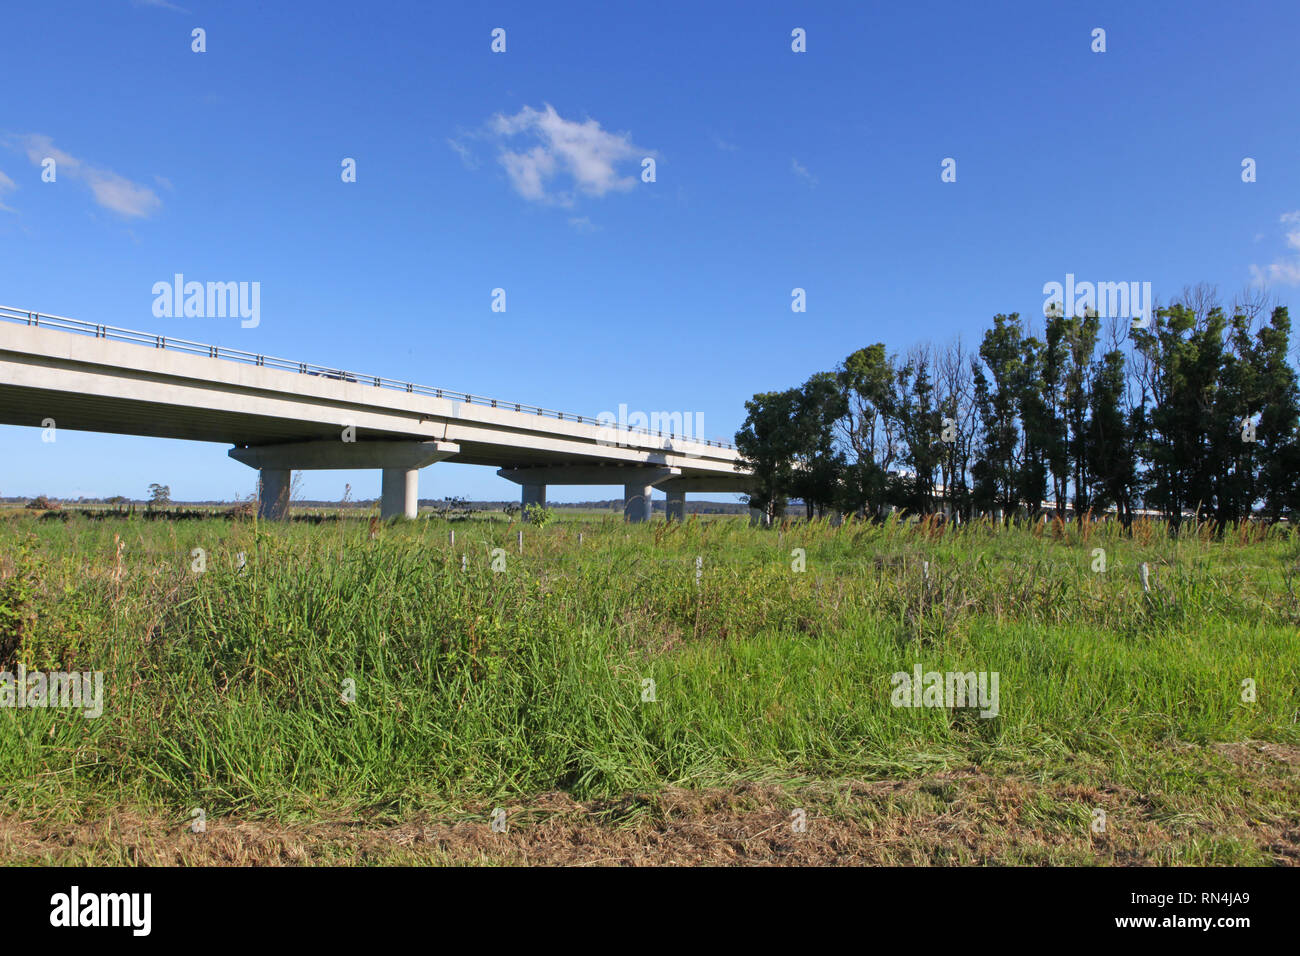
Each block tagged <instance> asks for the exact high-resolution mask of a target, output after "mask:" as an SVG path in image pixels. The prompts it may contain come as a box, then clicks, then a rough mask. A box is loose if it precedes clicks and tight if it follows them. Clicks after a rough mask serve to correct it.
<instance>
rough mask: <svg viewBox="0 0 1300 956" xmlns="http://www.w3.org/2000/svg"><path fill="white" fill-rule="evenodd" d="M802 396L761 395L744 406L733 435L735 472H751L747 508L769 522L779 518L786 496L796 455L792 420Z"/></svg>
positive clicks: (789, 391) (788, 393)
mask: <svg viewBox="0 0 1300 956" xmlns="http://www.w3.org/2000/svg"><path fill="white" fill-rule="evenodd" d="M801 401H802V395H801V394H800V391H799V389H797V388H790V389H786V390H785V391H783V392H761V393H759V394H757V395H755V396H754V397H753V398H752V399H750V400H749V401H747V402H745V412H746V414H745V421H744V424H743V425H742V426H741V429H740V431H738V432H736V439H735V440H736V450H737V451H738V452H739V453H740V457H739V459H738V461H737V462H736V470H737V471H739V470H741V469H742V468H748V469H750V471H751V472H752V481H753V489H754V490H753V491H752V492H751V493H750V495H749V505H750V507H751V508H757V509H758V510H759V511H761V512H763V514H764V515H766V516H767V517H768V518H769V519H775V518H778V517H780V515H781V514H782V513H783V511H784V509H785V500H786V497H787V496H788V495H789V493H790V483H791V475H792V473H793V471H794V458H795V455H796V454H797V452H798V441H799V437H798V429H797V427H796V424H795V423H796V419H797V416H798V411H799V407H800V403H801Z"/></svg>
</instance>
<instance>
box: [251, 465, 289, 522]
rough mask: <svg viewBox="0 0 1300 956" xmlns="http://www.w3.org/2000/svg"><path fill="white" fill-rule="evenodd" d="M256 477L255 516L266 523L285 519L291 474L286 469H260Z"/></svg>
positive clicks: (287, 509) (287, 513)
mask: <svg viewBox="0 0 1300 956" xmlns="http://www.w3.org/2000/svg"><path fill="white" fill-rule="evenodd" d="M257 476H258V481H257V484H258V487H257V516H258V517H259V518H262V519H264V520H267V521H280V520H281V519H283V518H287V517H288V516H289V488H290V485H291V484H292V482H293V472H292V471H290V470H289V469H288V468H262V469H260V470H259V471H258V473H257Z"/></svg>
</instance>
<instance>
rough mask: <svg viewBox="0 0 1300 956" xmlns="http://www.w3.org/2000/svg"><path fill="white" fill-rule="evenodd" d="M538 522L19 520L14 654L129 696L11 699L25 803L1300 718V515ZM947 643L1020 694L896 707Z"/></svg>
mask: <svg viewBox="0 0 1300 956" xmlns="http://www.w3.org/2000/svg"><path fill="white" fill-rule="evenodd" d="M453 528H454V529H455V531H456V543H455V545H454V547H453V546H452V545H450V544H449V541H448V532H449V531H450V530H452V529H453ZM518 529H519V526H518V525H517V524H516V525H510V526H508V525H506V524H504V523H488V522H472V523H471V522H461V523H457V524H454V525H448V524H446V523H443V522H439V521H432V522H431V521H419V522H413V523H398V524H392V525H380V526H378V527H377V528H375V529H374V531H373V534H372V530H371V529H370V528H369V527H368V526H367V525H366V524H364V523H361V522H352V521H344V522H339V523H337V524H334V525H321V526H304V525H289V526H271V525H267V524H260V525H258V524H255V523H253V522H231V521H228V520H222V519H212V520H196V521H188V522H183V523H175V524H169V523H165V522H142V521H139V520H131V521H126V520H116V521H89V520H84V519H73V520H70V521H67V522H38V521H36V520H34V519H28V518H15V519H10V520H8V521H5V522H3V523H0V595H3V594H4V593H7V592H5V591H4V590H3V588H4V587H5V583H4V582H17V581H28V582H31V581H35V582H37V586H36V587H35V591H34V593H33V594H27V595H26V597H22V596H19V597H15V598H14V601H19V602H20V603H22V605H23V607H22V609H21V613H22V614H27V615H28V616H29V617H31V616H32V615H34V618H32V620H31V622H30V624H29V626H27V627H25V629H24V630H23V632H22V635H21V640H20V641H19V642H18V647H17V650H16V652H15V654H16V656H17V657H18V658H21V659H22V660H23V662H24V663H25V664H26V665H27V666H28V667H32V668H42V669H79V670H91V669H99V670H104V671H105V672H106V675H107V676H106V692H107V698H108V699H107V701H106V706H105V713H104V716H103V717H102V718H100V719H97V720H88V719H85V718H84V717H82V716H81V715H80V714H79V713H76V712H67V711H58V710H13V709H0V807H3V808H5V809H9V810H15V811H17V810H21V811H25V812H36V811H39V812H55V813H67V814H75V813H86V812H94V809H95V808H96V807H102V806H107V805H119V804H122V803H133V804H139V805H142V806H147V807H152V808H162V809H164V810H165V811H166V812H169V813H173V814H176V815H178V816H179V817H184V816H185V815H187V814H188V808H190V807H203V808H204V809H205V810H206V812H207V813H209V814H212V815H218V814H223V813H228V812H242V813H252V814H259V813H260V814H271V815H280V816H299V815H300V816H318V815H322V814H336V813H348V812H360V811H367V812H375V811H379V812H383V813H393V814H400V813H405V812H408V811H410V810H412V809H415V808H424V807H446V806H449V805H456V804H457V803H458V802H462V801H469V802H473V801H477V800H481V799H483V798H490V797H496V796H500V795H509V794H531V793H536V792H540V791H545V790H549V789H553V788H564V789H568V790H571V791H572V792H574V794H575V795H577V796H583V797H585V796H603V795H613V794H619V793H624V792H628V791H633V790H640V789H653V788H656V787H660V786H663V785H665V784H675V785H685V786H706V785H713V784H722V783H727V782H730V781H735V780H739V779H765V780H771V779H782V780H789V779H796V780H797V779H808V778H823V779H833V778H842V777H852V776H856V777H863V776H866V777H876V776H890V775H910V774H918V773H924V772H928V771H933V770H935V769H942V768H951V767H959V766H967V765H971V764H976V765H981V766H984V767H988V768H993V769H996V768H999V767H1016V768H1019V769H1021V770H1025V769H1029V770H1030V771H1032V772H1035V773H1044V774H1055V775H1063V776H1069V775H1070V774H1073V773H1077V772H1079V771H1078V770H1077V768H1078V767H1079V766H1082V765H1087V766H1099V765H1104V766H1108V767H1110V768H1111V770H1112V772H1114V773H1118V774H1121V775H1124V774H1127V775H1129V779H1130V780H1131V781H1137V780H1139V779H1140V778H1141V777H1142V775H1143V774H1147V773H1150V772H1152V771H1151V767H1152V766H1154V764H1153V763H1152V762H1151V755H1153V754H1156V753H1158V752H1160V751H1161V750H1162V748H1168V747H1171V746H1181V745H1185V744H1193V745H1196V744H1204V743H1209V742H1213V741H1235V740H1243V739H1249V738H1259V739H1268V740H1273V741H1278V742H1283V743H1300V729H1298V726H1300V725H1297V719H1298V716H1300V691H1298V689H1297V688H1298V686H1300V637H1298V633H1297V625H1298V624H1300V606H1298V605H1297V595H1296V590H1295V587H1296V582H1295V580H1294V577H1295V569H1296V565H1297V558H1298V557H1300V550H1298V548H1297V541H1296V539H1295V538H1294V537H1292V536H1290V535H1288V534H1286V533H1273V534H1271V535H1270V536H1268V538H1267V539H1266V540H1263V541H1257V542H1252V543H1248V544H1240V543H1238V542H1237V541H1236V540H1235V539H1234V538H1233V536H1232V535H1231V534H1230V535H1228V536H1226V537H1225V538H1224V539H1222V540H1215V539H1214V538H1212V537H1211V536H1209V535H1207V534H1196V533H1190V534H1186V535H1184V536H1183V537H1181V538H1179V539H1177V540H1170V539H1168V538H1166V537H1165V536H1163V534H1156V533H1152V532H1151V530H1150V529H1146V530H1145V531H1141V532H1140V533H1139V534H1138V535H1135V536H1134V537H1133V538H1128V537H1125V536H1123V535H1121V534H1119V533H1118V530H1117V529H1112V528H1101V529H1096V530H1089V532H1088V533H1087V534H1086V535H1084V534H1081V533H1080V531H1079V530H1078V529H1075V528H1072V527H1057V528H1056V529H1053V528H1051V527H1050V526H1043V525H1040V526H1038V527H1036V528H1034V529H1025V528H1018V529H1004V528H1000V527H998V526H995V525H985V524H976V525H972V526H969V527H967V528H965V529H963V530H961V531H959V532H958V531H954V530H952V529H949V530H948V531H946V532H943V531H940V530H938V529H933V528H929V527H925V526H917V525H913V524H908V523H905V522H899V521H891V522H889V523H886V524H881V525H871V524H856V523H849V524H846V525H844V526H842V527H838V528H837V527H831V526H830V525H829V524H826V523H824V522H811V523H807V524H799V525H792V526H789V527H786V528H784V529H779V530H777V529H773V530H766V531H764V530H759V529H751V528H749V527H748V526H747V524H746V523H744V522H743V521H739V520H717V521H709V522H700V521H688V522H686V523H685V524H681V525H666V524H663V523H661V522H656V523H652V524H649V525H633V526H629V525H624V524H623V523H622V522H620V521H615V520H608V519H607V520H603V521H587V522H574V521H561V522H557V523H555V524H553V525H551V526H549V527H547V528H545V529H541V530H538V529H534V528H531V527H527V526H525V528H524V548H523V553H522V554H521V553H519V550H518V545H517V538H516V532H517V530H518ZM579 535H581V538H582V540H581V544H580V543H579ZM119 543H120V544H121V549H120V554H119V549H118V544H119ZM195 548H202V549H204V552H205V555H206V570H205V571H204V572H203V573H195V572H194V571H193V570H192V562H193V560H194V559H193V557H192V551H193V549H195ZM1095 548H1104V549H1105V551H1106V564H1107V570H1106V571H1105V573H1097V572H1094V571H1093V570H1092V565H1093V561H1094V550H1093V549H1095ZM494 549H501V551H499V552H497V559H498V566H499V565H500V560H501V559H502V558H503V559H504V564H505V570H504V571H500V572H497V571H494V570H493V568H492V563H493V550H494ZM795 549H803V552H804V557H803V560H804V562H805V566H806V570H804V571H802V572H800V571H796V570H794V569H793V567H794V566H795V565H796V563H797V560H798V554H797V553H796V552H795ZM240 552H243V553H244V555H245V562H244V565H243V567H242V568H240V567H237V564H238V559H237V555H238V554H239V553H240ZM462 555H463V556H464V557H463V562H464V570H462ZM697 558H699V559H701V566H700V574H699V576H698V579H697V564H696V561H697ZM1143 562H1146V563H1147V564H1148V565H1149V567H1150V570H1151V580H1152V583H1153V587H1152V590H1151V591H1150V592H1144V591H1143V590H1142V586H1141V583H1140V580H1139V575H1138V570H1137V569H1138V566H1139V565H1140V564H1141V563H1143ZM927 563H928V572H927V571H926V564H927ZM25 587H28V591H30V590H31V588H30V587H29V586H25ZM24 593H26V592H24ZM0 603H3V600H2V599H0ZM9 619H10V618H8V617H6V618H4V619H3V620H9ZM917 663H920V664H921V665H922V666H923V668H924V669H925V670H927V671H929V670H937V671H947V670H956V671H963V672H965V671H972V670H973V671H997V672H999V675H1000V698H1001V699H1000V710H1001V713H1000V715H999V716H998V717H997V718H994V719H982V718H978V717H976V716H974V715H973V714H971V713H970V712H968V711H954V710H947V709H903V708H895V707H893V706H891V704H890V693H891V689H892V687H891V682H890V676H891V675H892V674H893V673H894V672H895V671H906V672H911V670H912V668H913V665H914V664H917ZM1247 679H1249V680H1251V681H1253V682H1254V685H1255V687H1256V689H1257V699H1256V700H1255V701H1254V702H1246V701H1243V699H1242V682H1243V681H1245V680H1247ZM647 681H653V697H654V700H653V701H650V700H644V699H643V697H644V696H648V695H649V688H650V687H651V685H650V684H648V683H646V682H647ZM348 682H351V683H350V684H349V683H348ZM350 687H351V688H354V689H355V699H353V700H350V701H345V700H344V694H345V691H346V690H348V688H350ZM1187 785H1188V786H1192V785H1193V784H1192V783H1191V782H1188V783H1187Z"/></svg>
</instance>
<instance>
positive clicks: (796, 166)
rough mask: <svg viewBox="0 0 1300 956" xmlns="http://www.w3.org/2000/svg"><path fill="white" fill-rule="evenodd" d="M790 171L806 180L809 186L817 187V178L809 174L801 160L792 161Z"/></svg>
mask: <svg viewBox="0 0 1300 956" xmlns="http://www.w3.org/2000/svg"><path fill="white" fill-rule="evenodd" d="M790 169H791V170H792V171H793V172H794V174H795V175H796V176H798V177H799V178H801V179H804V180H806V181H807V183H808V185H809V186H816V185H817V177H816V176H814V175H813V174H812V173H810V172H808V168H807V167H806V166H804V165H803V164H802V163H801V162H799V160H797V159H792V160H790Z"/></svg>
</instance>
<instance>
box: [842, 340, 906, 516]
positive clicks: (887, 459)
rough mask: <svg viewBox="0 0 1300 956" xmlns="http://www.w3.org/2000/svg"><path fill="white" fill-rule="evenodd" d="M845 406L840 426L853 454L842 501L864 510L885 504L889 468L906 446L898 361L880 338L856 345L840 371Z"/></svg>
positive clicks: (846, 465) (855, 508) (847, 464)
mask: <svg viewBox="0 0 1300 956" xmlns="http://www.w3.org/2000/svg"><path fill="white" fill-rule="evenodd" d="M836 378H837V380H838V382H839V386H840V391H841V394H842V395H843V396H844V402H845V406H844V408H845V411H844V415H843V416H842V417H841V419H840V421H839V423H838V428H839V433H840V438H841V440H842V444H844V445H846V446H847V449H848V453H849V458H848V460H847V461H846V463H845V467H844V482H843V488H842V497H841V503H842V504H843V505H844V507H845V508H846V510H849V511H856V512H858V513H860V514H865V513H867V512H869V511H871V510H873V509H879V508H880V507H881V506H882V505H884V504H885V499H886V496H887V488H888V480H889V470H890V468H892V467H893V465H894V462H895V460H896V459H897V457H898V455H899V454H900V452H901V449H902V443H901V441H900V440H899V437H898V418H897V410H896V408H895V400H894V387H893V386H894V378H895V369H894V361H893V359H892V358H890V357H888V356H887V355H886V353H885V346H884V344H882V343H880V342H877V343H876V344H874V345H869V346H867V347H866V348H862V349H858V350H857V351H856V352H854V353H853V354H851V355H850V356H849V357H848V358H846V359H845V360H844V362H843V363H842V364H841V365H840V367H839V369H837V371H836Z"/></svg>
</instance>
